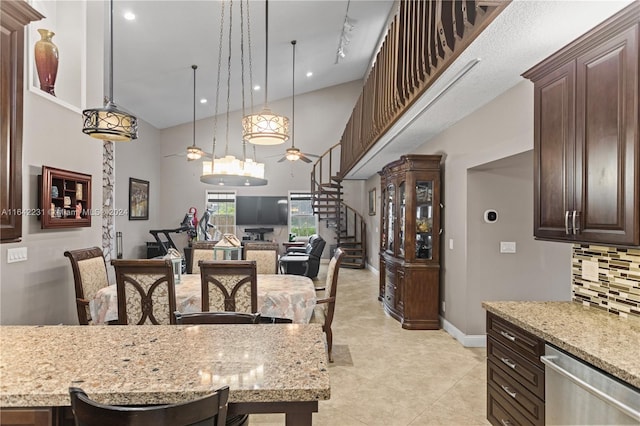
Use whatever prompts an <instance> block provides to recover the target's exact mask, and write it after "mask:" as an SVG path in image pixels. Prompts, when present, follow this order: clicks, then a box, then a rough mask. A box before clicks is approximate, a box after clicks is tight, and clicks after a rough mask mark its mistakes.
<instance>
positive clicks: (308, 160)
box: [300, 153, 311, 163]
mask: <svg viewBox="0 0 640 426" xmlns="http://www.w3.org/2000/svg"><path fill="white" fill-rule="evenodd" d="M300 159H301V160H302V161H304V162H305V163H311V159H310V158H307V157H306V154H303V153H300Z"/></svg>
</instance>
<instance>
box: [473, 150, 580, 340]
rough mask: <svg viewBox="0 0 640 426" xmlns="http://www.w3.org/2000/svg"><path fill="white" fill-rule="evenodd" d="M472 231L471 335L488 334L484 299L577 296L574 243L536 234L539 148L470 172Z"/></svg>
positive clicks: (566, 297) (552, 298) (551, 298)
mask: <svg viewBox="0 0 640 426" xmlns="http://www.w3.org/2000/svg"><path fill="white" fill-rule="evenodd" d="M487 209H493V210H496V211H497V213H498V220H497V221H496V222H494V223H486V222H485V221H484V212H485V211H486V210H487ZM467 230H468V233H467V280H468V281H467V286H468V290H467V293H466V294H467V295H466V298H465V299H466V300H465V303H466V312H467V316H468V325H467V327H466V330H465V331H466V334H470V335H477V334H484V333H485V311H484V309H483V308H482V306H481V303H482V301H484V300H571V286H570V285H567V283H570V282H571V269H570V265H569V264H570V262H571V260H570V258H571V245H570V244H566V243H554V242H547V241H537V240H535V239H534V238H533V151H526V152H524V153H522V154H517V155H514V156H510V157H507V158H504V159H501V160H497V161H494V162H491V163H489V164H484V165H481V166H479V167H475V168H473V169H469V170H468V173H467ZM501 241H505V242H514V243H516V253H500V242H501Z"/></svg>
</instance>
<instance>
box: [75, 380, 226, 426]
mask: <svg viewBox="0 0 640 426" xmlns="http://www.w3.org/2000/svg"><path fill="white" fill-rule="evenodd" d="M69 395H70V398H71V409H72V410H73V415H74V417H75V425H76V426H113V425H118V426H149V425H158V426H162V425H165V426H169V425H170V426H187V425H198V426H204V425H211V426H224V425H225V422H226V419H227V405H228V401H229V386H224V387H221V388H219V389H217V390H216V391H215V392H213V393H211V394H209V395H207V396H204V397H202V398H198V399H194V400H192V401H188V402H184V403H180V404H167V405H149V406H126V405H125V406H121V405H117V406H116V405H107V404H100V403H98V402H96V401H94V400H92V399H91V398H89V396H87V394H86V393H85V392H84V391H83V390H82V389H81V388H76V387H70V388H69Z"/></svg>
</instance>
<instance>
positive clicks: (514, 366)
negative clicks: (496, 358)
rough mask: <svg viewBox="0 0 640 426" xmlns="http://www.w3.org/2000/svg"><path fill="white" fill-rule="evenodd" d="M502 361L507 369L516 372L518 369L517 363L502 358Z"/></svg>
mask: <svg viewBox="0 0 640 426" xmlns="http://www.w3.org/2000/svg"><path fill="white" fill-rule="evenodd" d="M500 361H502V362H503V363H504V364H505V365H506V366H507V367H509V368H512V369H514V370H515V369H516V363H515V362H513V361H511V360H510V359H509V358H500Z"/></svg>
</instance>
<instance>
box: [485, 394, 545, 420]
mask: <svg viewBox="0 0 640 426" xmlns="http://www.w3.org/2000/svg"><path fill="white" fill-rule="evenodd" d="M487 420H489V422H491V424H492V425H494V426H535V424H534V423H531V422H530V421H529V420H528V419H527V418H526V417H525V416H523V415H522V414H520V412H519V411H518V410H516V409H515V408H514V407H513V405H511V402H510V401H508V400H507V399H506V398H504V397H503V396H502V395H501V394H500V392H499V391H498V390H497V389H496V388H495V387H493V386H491V385H489V386H488V387H487Z"/></svg>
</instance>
